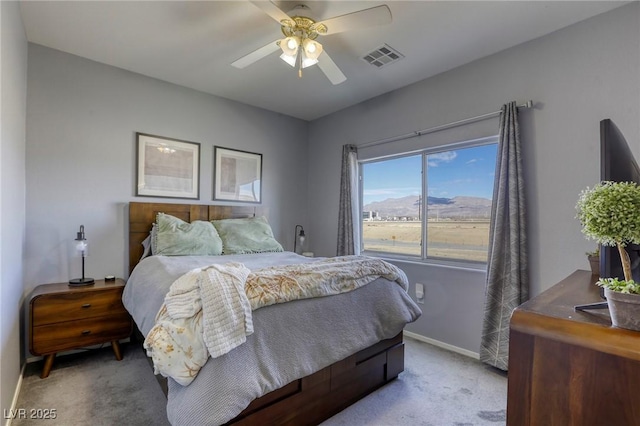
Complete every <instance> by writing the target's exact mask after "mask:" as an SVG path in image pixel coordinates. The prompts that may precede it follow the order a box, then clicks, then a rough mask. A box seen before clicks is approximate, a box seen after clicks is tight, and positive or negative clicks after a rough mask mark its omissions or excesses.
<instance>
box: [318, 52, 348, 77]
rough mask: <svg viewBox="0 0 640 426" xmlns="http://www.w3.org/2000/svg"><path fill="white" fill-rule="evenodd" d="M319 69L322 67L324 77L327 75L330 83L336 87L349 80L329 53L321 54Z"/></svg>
mask: <svg viewBox="0 0 640 426" xmlns="http://www.w3.org/2000/svg"><path fill="white" fill-rule="evenodd" d="M318 67H320V69H321V70H322V72H323V73H324V75H326V76H327V78H328V79H329V81H331V83H333V84H334V85H336V84H340V83H342V82H344V81H345V80H346V79H347V77H345V75H344V74H343V73H342V71H340V68H338V66H337V65H336V63H335V62H333V59H331V57H330V56H329V55H328V54H327V52H322V53H321V54H320V57H319V58H318Z"/></svg>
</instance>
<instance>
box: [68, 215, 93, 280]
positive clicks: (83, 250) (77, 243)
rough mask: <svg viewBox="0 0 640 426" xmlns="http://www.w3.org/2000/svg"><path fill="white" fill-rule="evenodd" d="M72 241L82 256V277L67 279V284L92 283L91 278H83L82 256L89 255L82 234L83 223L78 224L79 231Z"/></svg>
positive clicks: (87, 246) (85, 239)
mask: <svg viewBox="0 0 640 426" xmlns="http://www.w3.org/2000/svg"><path fill="white" fill-rule="evenodd" d="M74 241H75V244H74V248H75V251H76V252H77V253H78V254H79V255H80V257H81V258H82V278H74V279H72V280H69V285H70V286H81V285H90V284H93V283H94V282H95V280H94V279H93V278H85V276H84V258H85V257H87V256H88V255H89V243H88V242H87V238H86V237H85V235H84V225H80V231H79V232H78V234H77V237H76V239H75V240H74Z"/></svg>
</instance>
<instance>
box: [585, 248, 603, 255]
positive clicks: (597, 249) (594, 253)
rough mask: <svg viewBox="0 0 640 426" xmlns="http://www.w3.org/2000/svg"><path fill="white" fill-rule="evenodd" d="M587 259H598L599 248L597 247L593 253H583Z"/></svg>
mask: <svg viewBox="0 0 640 426" xmlns="http://www.w3.org/2000/svg"><path fill="white" fill-rule="evenodd" d="M585 254H586V255H587V256H588V257H599V256H600V246H598V247H597V248H596V249H595V250H594V251H588V252H585Z"/></svg>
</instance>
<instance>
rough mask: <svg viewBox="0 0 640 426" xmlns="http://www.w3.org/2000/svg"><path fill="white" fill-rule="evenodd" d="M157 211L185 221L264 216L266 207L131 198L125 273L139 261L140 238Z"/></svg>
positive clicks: (148, 230)
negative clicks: (141, 201)
mask: <svg viewBox="0 0 640 426" xmlns="http://www.w3.org/2000/svg"><path fill="white" fill-rule="evenodd" d="M158 213H165V214H170V215H171V216H175V217H177V218H180V219H182V220H184V221H185V222H193V221H194V220H217V219H231V218H240V217H253V216H266V210H265V208H264V207H262V206H219V205H218V206H214V205H206V204H168V203H139V202H131V203H129V273H131V271H133V268H135V266H136V265H137V264H138V262H139V261H140V257H141V256H142V253H143V251H144V248H143V247H142V242H143V241H144V239H145V238H147V236H149V232H151V227H152V226H153V223H154V222H155V221H156V215H157V214H158Z"/></svg>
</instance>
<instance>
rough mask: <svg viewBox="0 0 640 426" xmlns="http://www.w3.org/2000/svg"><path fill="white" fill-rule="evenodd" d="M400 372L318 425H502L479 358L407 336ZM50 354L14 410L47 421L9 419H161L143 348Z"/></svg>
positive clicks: (493, 375)
mask: <svg viewBox="0 0 640 426" xmlns="http://www.w3.org/2000/svg"><path fill="white" fill-rule="evenodd" d="M405 343H406V346H405V371H404V372H403V373H402V374H400V376H399V378H398V379H397V380H394V381H393V382H391V383H389V384H387V385H386V386H384V387H383V388H381V389H379V390H378V391H376V392H374V393H373V394H371V395H369V396H368V397H366V398H365V399H363V400H362V401H360V402H358V403H356V404H355V405H353V406H351V407H349V408H347V409H346V410H344V411H343V412H341V413H339V414H337V415H336V416H334V417H332V418H331V419H329V420H327V421H326V422H324V423H323V425H324V426H338V425H349V426H357V425H380V426H386V425H394V426H395V425H426V426H428V425H433V426H440V425H451V426H467V425H478V426H480V425H504V424H505V412H506V411H505V410H506V401H507V398H506V394H507V381H506V377H505V375H504V374H503V373H502V372H499V371H498V370H495V369H493V368H491V367H487V366H485V365H483V364H481V363H480V362H479V361H475V360H473V359H470V358H468V357H465V356H462V355H458V354H455V353H452V352H449V351H446V350H443V349H440V348H437V347H434V346H432V345H428V344H426V343H422V342H419V341H416V340H414V339H411V338H405ZM123 354H124V359H123V360H122V361H116V360H115V358H114V357H113V352H112V351H111V349H110V348H104V349H100V350H96V351H91V352H90V353H84V354H77V355H69V356H62V357H59V358H57V359H56V362H55V364H54V367H53V370H52V371H51V374H50V376H49V377H48V378H47V379H40V377H39V374H40V368H41V367H42V363H41V362H37V363H33V364H29V365H28V366H27V369H26V372H25V377H24V381H23V384H22V389H21V392H20V396H19V399H18V404H17V408H23V409H25V410H26V414H27V417H28V416H29V414H30V411H31V410H37V409H42V410H46V409H49V410H51V409H55V413H56V418H55V419H50V420H38V419H15V420H14V421H13V423H12V425H17V426H26V425H47V426H54V425H65V426H67V425H121V424H127V425H166V424H167V418H166V413H165V401H164V395H163V394H162V391H161V390H160V387H159V385H158V383H157V381H156V380H155V377H154V376H153V374H152V372H151V368H150V367H149V365H148V363H147V360H146V358H145V355H144V352H143V351H142V349H140V348H139V347H137V346H134V345H133V344H130V345H123Z"/></svg>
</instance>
